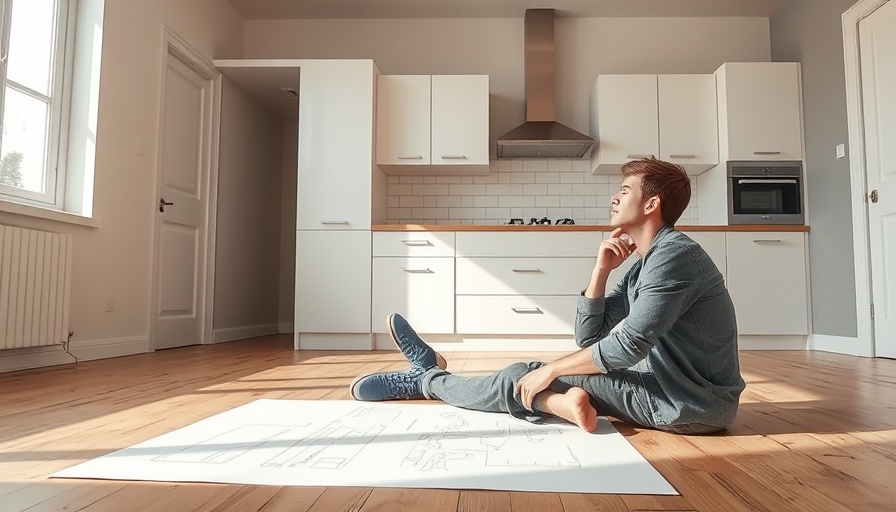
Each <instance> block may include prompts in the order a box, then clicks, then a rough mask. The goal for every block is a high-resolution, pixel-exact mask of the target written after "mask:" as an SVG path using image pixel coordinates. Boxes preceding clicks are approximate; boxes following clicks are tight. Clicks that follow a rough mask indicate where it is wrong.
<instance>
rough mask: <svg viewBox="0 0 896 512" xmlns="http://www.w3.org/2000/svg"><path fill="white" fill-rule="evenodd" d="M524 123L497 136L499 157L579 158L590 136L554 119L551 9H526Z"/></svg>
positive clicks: (590, 142) (585, 151) (588, 149)
mask: <svg viewBox="0 0 896 512" xmlns="http://www.w3.org/2000/svg"><path fill="white" fill-rule="evenodd" d="M524 28H525V49H526V60H525V66H526V71H525V72H526V122H525V123H523V124H521V125H519V126H517V127H516V128H514V129H513V130H510V131H509V132H507V133H505V134H504V135H502V136H500V137H498V140H497V148H496V152H495V156H496V157H497V158H499V159H501V158H583V157H586V156H588V155H589V154H590V153H591V147H592V146H593V145H594V139H592V138H591V137H589V136H587V135H585V134H583V133H579V132H577V131H575V130H573V129H572V128H569V127H568V126H564V125H562V124H560V123H558V122H556V121H555V120H554V119H555V116H556V97H555V94H556V92H555V90H556V84H555V79H554V78H555V70H556V66H555V62H554V9H526V18H525V27H524Z"/></svg>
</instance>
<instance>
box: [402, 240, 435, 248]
mask: <svg viewBox="0 0 896 512" xmlns="http://www.w3.org/2000/svg"><path fill="white" fill-rule="evenodd" d="M401 243H403V244H404V245H407V246H409V247H426V246H431V245H432V242H430V241H429V240H402V241H401Z"/></svg>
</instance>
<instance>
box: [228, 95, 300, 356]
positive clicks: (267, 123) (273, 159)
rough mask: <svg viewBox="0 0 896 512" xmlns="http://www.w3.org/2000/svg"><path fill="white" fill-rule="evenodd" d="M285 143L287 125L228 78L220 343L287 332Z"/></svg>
mask: <svg viewBox="0 0 896 512" xmlns="http://www.w3.org/2000/svg"><path fill="white" fill-rule="evenodd" d="M283 144H284V138H283V123H282V121H281V120H280V118H279V117H277V116H276V115H274V114H273V113H271V112H270V111H269V110H267V108H266V107H264V106H263V105H262V104H261V103H259V102H258V100H256V99H254V98H252V97H251V96H249V95H248V94H246V93H245V92H243V91H242V90H241V89H240V88H238V87H237V86H235V85H234V84H233V83H232V82H231V81H230V80H228V79H224V87H223V90H222V100H221V150H220V158H219V171H218V217H217V236H216V250H215V308H214V309H215V311H214V339H215V341H229V340H234V339H243V338H249V337H253V336H262V335H265V334H275V333H277V332H279V323H280V320H279V315H278V310H279V306H278V303H279V301H280V237H281V234H280V224H281V219H282V218H283V217H282V212H281V210H280V191H281V182H282V175H283V156H284V152H283ZM293 147H295V144H293Z"/></svg>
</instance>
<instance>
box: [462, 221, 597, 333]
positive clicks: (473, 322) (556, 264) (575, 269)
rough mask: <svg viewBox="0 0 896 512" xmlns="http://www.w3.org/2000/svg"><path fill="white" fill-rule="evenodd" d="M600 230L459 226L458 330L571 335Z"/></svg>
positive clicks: (592, 266) (591, 265)
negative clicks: (475, 229)
mask: <svg viewBox="0 0 896 512" xmlns="http://www.w3.org/2000/svg"><path fill="white" fill-rule="evenodd" d="M600 236H601V235H600V233H598V232H575V233H546V232H538V233H506V232H502V233H482V232H458V233H457V235H456V243H457V251H456V253H457V261H456V273H457V276H456V280H457V284H456V294H457V327H456V328H457V332H458V334H506V335H520V334H536V335H572V334H573V331H574V329H575V325H574V322H575V311H576V303H577V302H578V297H579V294H580V292H581V291H582V290H583V289H585V287H586V286H587V284H588V278H589V276H590V275H591V271H592V269H593V268H594V261H595V260H594V258H595V256H596V254H597V248H598V246H599V243H600V240H601V238H600Z"/></svg>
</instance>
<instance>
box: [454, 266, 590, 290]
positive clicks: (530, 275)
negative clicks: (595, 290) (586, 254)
mask: <svg viewBox="0 0 896 512" xmlns="http://www.w3.org/2000/svg"><path fill="white" fill-rule="evenodd" d="M593 269H594V258H458V259H457V293H458V295H573V294H577V293H579V292H581V291H582V290H584V289H585V288H586V287H587V286H588V279H589V278H590V277H591V271H592V270H593Z"/></svg>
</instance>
